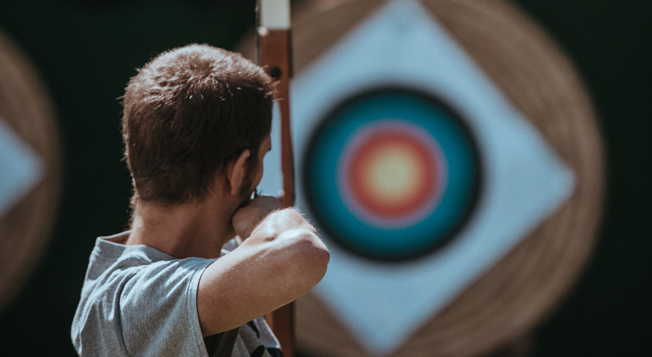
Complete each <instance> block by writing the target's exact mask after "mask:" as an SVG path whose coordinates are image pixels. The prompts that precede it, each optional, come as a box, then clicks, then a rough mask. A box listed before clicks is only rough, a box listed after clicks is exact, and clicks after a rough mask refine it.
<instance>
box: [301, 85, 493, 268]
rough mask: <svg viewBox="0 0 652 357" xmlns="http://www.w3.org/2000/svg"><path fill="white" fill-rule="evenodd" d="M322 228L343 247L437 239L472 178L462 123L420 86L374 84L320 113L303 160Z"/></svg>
mask: <svg viewBox="0 0 652 357" xmlns="http://www.w3.org/2000/svg"><path fill="white" fill-rule="evenodd" d="M302 179H303V187H304V189H305V192H304V194H305V196H306V198H307V202H308V206H309V209H310V211H311V213H312V215H313V217H315V219H316V221H317V222H316V223H317V225H318V226H319V228H320V229H322V230H324V231H325V232H326V233H327V234H328V236H329V237H330V238H331V239H332V240H333V241H334V242H335V243H337V244H339V245H341V246H342V247H344V248H345V249H347V250H349V251H351V252H353V253H355V254H358V255H360V256H363V257H366V258H370V259H373V260H381V261H401V260H406V259H412V258H414V257H417V256H422V255H425V254H428V253H430V252H432V251H433V250H435V249H437V248H439V247H441V246H443V245H444V244H445V243H446V242H447V241H449V240H450V239H451V238H452V237H453V236H454V234H455V233H456V232H457V231H458V230H459V229H460V227H462V226H463V224H464V222H465V221H466V220H467V219H468V217H469V216H470V213H471V211H472V210H473V208H474V206H475V204H476V201H477V197H478V192H479V187H480V158H479V155H478V150H477V147H476V145H475V143H474V140H473V137H472V136H471V134H470V131H469V130H468V128H467V127H466V126H465V124H464V122H463V121H462V120H461V118H460V116H459V115H457V114H456V113H455V112H454V111H453V110H451V109H450V107H448V106H446V105H445V104H444V103H443V102H442V101H441V100H438V99H437V98H435V97H433V96H431V95H428V94H424V93H422V92H419V91H414V90H409V89H403V88H385V89H375V90H371V91H367V92H364V93H361V94H359V95H357V96H354V97H352V98H351V99H349V100H347V101H346V102H344V103H342V104H341V105H339V106H337V107H336V108H335V110H333V111H332V112H331V113H329V114H328V115H326V116H325V117H324V119H323V120H321V121H320V124H319V126H318V127H317V129H316V130H315V131H314V132H313V134H312V136H311V138H310V140H309V144H308V148H307V151H306V155H305V157H304V163H303V172H302Z"/></svg>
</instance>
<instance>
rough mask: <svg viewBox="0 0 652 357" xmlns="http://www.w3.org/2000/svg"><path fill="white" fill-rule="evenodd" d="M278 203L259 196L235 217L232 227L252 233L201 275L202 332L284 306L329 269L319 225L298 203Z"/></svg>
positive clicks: (199, 307)
mask: <svg viewBox="0 0 652 357" xmlns="http://www.w3.org/2000/svg"><path fill="white" fill-rule="evenodd" d="M278 208H280V203H279V202H278V200H276V199H275V198H273V197H257V198H255V199H254V200H252V201H251V203H250V204H248V205H246V206H244V207H242V208H241V209H240V210H238V211H237V212H236V214H235V215H234V216H233V218H232V221H233V224H234V227H236V226H238V227H239V228H237V229H238V230H240V233H241V234H243V235H245V236H249V235H250V236H249V237H248V239H247V240H245V241H244V242H242V244H241V245H240V246H239V247H238V248H237V249H234V250H233V251H232V252H231V253H229V254H226V255H225V256H223V257H221V258H219V259H217V260H215V261H214V262H213V263H212V264H211V265H209V266H208V267H207V268H206V270H205V271H204V274H203V275H202V276H201V279H200V280H199V288H198V290H197V313H198V315H199V324H200V326H201V330H202V334H203V335H204V336H210V335H214V334H216V333H220V332H224V331H228V330H231V329H233V328H235V327H237V326H241V325H243V324H245V323H247V321H251V320H253V319H255V318H256V317H259V316H262V315H264V314H267V313H269V312H272V311H274V310H276V309H278V308H279V307H281V306H283V305H286V304H287V303H289V302H291V301H293V300H295V299H296V298H298V297H300V296H302V295H304V294H305V293H307V292H308V291H309V290H310V289H311V288H312V287H313V286H315V285H316V284H317V283H318V282H319V281H320V280H321V278H322V277H323V276H324V274H325V273H326V268H327V266H328V261H329V259H330V255H329V253H328V249H327V248H326V246H325V245H324V243H323V242H322V241H321V240H320V239H319V237H318V236H317V232H316V231H315V228H314V227H313V226H312V225H310V223H309V222H308V221H307V220H306V219H305V218H304V217H303V216H302V215H301V214H300V213H299V212H297V211H296V210H295V209H294V208H286V209H278ZM277 209H278V210H277ZM271 211H274V212H271ZM270 212H271V213H270ZM261 220H262V222H261ZM258 223H260V224H258ZM236 232H238V231H236Z"/></svg>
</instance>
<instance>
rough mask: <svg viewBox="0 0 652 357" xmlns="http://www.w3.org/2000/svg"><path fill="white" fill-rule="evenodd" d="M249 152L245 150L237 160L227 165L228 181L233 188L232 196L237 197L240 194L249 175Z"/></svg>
mask: <svg viewBox="0 0 652 357" xmlns="http://www.w3.org/2000/svg"><path fill="white" fill-rule="evenodd" d="M249 155H250V153H249V150H248V149H245V150H244V151H242V153H240V156H238V157H237V158H234V159H231V160H230V161H229V162H228V163H227V164H226V179H227V180H228V181H229V185H230V188H231V195H233V196H237V195H239V194H240V192H241V191H240V188H241V187H242V183H243V181H244V178H245V174H246V173H247V170H246V166H245V163H246V162H247V159H248V158H249Z"/></svg>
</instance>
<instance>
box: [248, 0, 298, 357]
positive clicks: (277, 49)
mask: <svg viewBox="0 0 652 357" xmlns="http://www.w3.org/2000/svg"><path fill="white" fill-rule="evenodd" d="M256 14H257V18H258V36H257V40H258V65H260V66H262V67H263V68H265V70H266V72H267V74H269V75H270V77H272V78H273V79H274V80H276V81H277V85H276V96H277V97H276V98H277V103H278V106H279V109H280V114H281V169H282V173H283V207H290V206H293V205H294V156H293V153H292V137H291V132H290V86H289V82H290V77H291V76H292V48H291V47H292V46H291V44H292V34H291V31H290V1H289V0H258V3H257V6H256ZM267 322H268V323H269V325H270V327H271V328H272V331H274V334H275V335H276V337H277V338H278V340H279V342H280V343H281V348H282V350H283V355H284V356H285V357H294V304H293V303H290V304H288V305H286V306H283V307H281V308H279V309H278V310H276V311H274V312H272V313H271V314H268V315H267Z"/></svg>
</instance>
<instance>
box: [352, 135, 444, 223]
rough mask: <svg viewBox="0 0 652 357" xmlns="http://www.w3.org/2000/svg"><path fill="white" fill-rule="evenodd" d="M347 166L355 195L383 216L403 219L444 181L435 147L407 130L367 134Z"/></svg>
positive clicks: (367, 206) (367, 208)
mask: <svg viewBox="0 0 652 357" xmlns="http://www.w3.org/2000/svg"><path fill="white" fill-rule="evenodd" d="M347 166H348V167H347V168H346V169H345V170H346V181H347V183H348V185H349V187H350V193H351V196H352V198H353V199H354V200H355V201H356V202H357V203H358V204H359V205H360V207H361V208H362V209H363V210H365V211H366V212H368V213H369V214H371V215H375V216H378V217H379V218H382V219H401V218H404V217H406V216H409V215H411V214H412V213H414V212H416V211H419V210H421V209H423V207H424V206H426V205H427V204H428V203H429V202H430V201H431V199H432V197H433V196H434V195H435V194H436V191H437V188H438V187H439V186H440V184H441V181H442V179H441V178H440V177H439V173H440V171H441V169H440V168H439V167H438V165H437V159H436V157H434V155H433V154H432V150H430V149H429V148H428V146H427V145H426V144H425V143H423V142H422V140H420V138H418V137H416V136H414V135H412V134H411V133H409V132H407V131H404V130H391V131H390V130H382V129H381V130H379V131H376V132H373V133H372V134H371V135H367V136H366V137H364V138H363V139H362V140H361V141H360V142H359V143H358V145H356V146H355V147H354V148H353V150H352V154H351V158H350V160H349V162H348V165H347Z"/></svg>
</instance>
